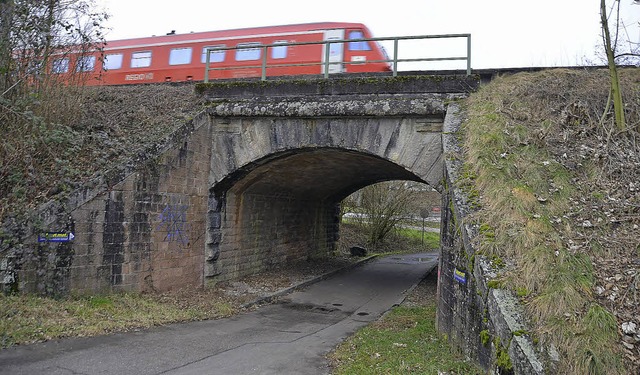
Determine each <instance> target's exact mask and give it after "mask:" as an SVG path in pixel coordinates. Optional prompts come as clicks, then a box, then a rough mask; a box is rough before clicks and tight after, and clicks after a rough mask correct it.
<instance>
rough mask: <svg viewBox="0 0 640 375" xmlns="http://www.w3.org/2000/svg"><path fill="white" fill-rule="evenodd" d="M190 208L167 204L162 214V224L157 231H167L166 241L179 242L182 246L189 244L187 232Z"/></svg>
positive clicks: (160, 218)
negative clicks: (188, 210)
mask: <svg viewBox="0 0 640 375" xmlns="http://www.w3.org/2000/svg"><path fill="white" fill-rule="evenodd" d="M188 208H189V206H185V205H179V204H167V205H166V206H165V207H164V210H162V212H161V213H160V216H159V218H158V219H159V220H160V224H159V225H158V227H157V228H156V229H157V230H166V231H167V235H166V236H165V237H164V241H167V242H174V241H175V242H178V243H181V244H183V245H184V244H187V243H189V237H188V235H187V232H188V230H189V224H188V223H187V209H188Z"/></svg>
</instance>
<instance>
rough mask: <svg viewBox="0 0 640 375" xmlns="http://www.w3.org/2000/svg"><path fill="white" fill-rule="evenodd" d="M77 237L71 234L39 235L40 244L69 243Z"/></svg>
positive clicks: (48, 233) (49, 233)
mask: <svg viewBox="0 0 640 375" xmlns="http://www.w3.org/2000/svg"><path fill="white" fill-rule="evenodd" d="M75 237H76V236H74V234H73V233H71V232H46V233H42V234H39V235H38V242H69V241H71V240H73V239H74V238H75Z"/></svg>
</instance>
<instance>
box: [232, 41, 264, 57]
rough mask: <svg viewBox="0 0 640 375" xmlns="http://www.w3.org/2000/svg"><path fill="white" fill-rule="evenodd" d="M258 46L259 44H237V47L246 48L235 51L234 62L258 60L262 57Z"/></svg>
mask: <svg viewBox="0 0 640 375" xmlns="http://www.w3.org/2000/svg"><path fill="white" fill-rule="evenodd" d="M260 46H261V44H260V43H258V42H250V43H239V44H238V47H246V48H240V49H237V50H236V61H249V60H259V59H260V57H261V56H262V48H260Z"/></svg>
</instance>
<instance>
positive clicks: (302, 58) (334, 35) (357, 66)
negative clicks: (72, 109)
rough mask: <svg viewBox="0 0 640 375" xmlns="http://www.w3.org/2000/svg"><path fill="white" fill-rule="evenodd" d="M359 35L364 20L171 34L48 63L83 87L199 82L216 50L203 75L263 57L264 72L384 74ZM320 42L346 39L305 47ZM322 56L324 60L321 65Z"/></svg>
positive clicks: (231, 71) (255, 69) (237, 69)
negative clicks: (81, 80) (80, 79)
mask: <svg viewBox="0 0 640 375" xmlns="http://www.w3.org/2000/svg"><path fill="white" fill-rule="evenodd" d="M367 38H372V35H371V32H370V31H369V30H368V29H367V27H366V26H365V25H363V24H360V23H341V22H324V23H309V24H299V25H285V26H269V27H256V28H247V29H237V30H224V31H210V32H198V33H190V34H175V33H171V34H167V35H163V36H152V37H147V38H136V39H127V40H116V41H111V42H108V43H107V44H106V46H105V48H104V51H103V53H104V55H103V58H101V56H100V54H99V53H97V52H96V53H95V54H91V55H85V56H73V55H71V56H66V57H63V58H59V59H56V60H54V61H53V64H52V67H51V71H52V72H53V73H54V74H65V73H68V72H70V71H71V69H74V71H75V72H80V73H81V74H82V75H86V78H88V79H87V84H88V85H101V84H103V85H104V84H106V85H119V84H132V83H149V82H183V81H202V80H204V78H205V65H206V64H205V62H206V59H207V52H206V51H207V49H217V50H213V51H212V52H210V53H209V60H210V67H211V68H213V70H211V71H209V78H210V79H220V78H239V77H260V76H262V69H261V64H262V63H263V61H265V62H266V64H267V66H270V67H269V68H268V69H267V70H266V75H267V76H282V75H300V74H323V73H324V72H325V69H326V67H328V69H329V72H328V73H330V74H333V73H353V72H385V71H390V70H391V68H390V65H389V63H388V62H386V61H385V60H388V57H387V55H386V53H385V52H384V50H383V48H382V47H381V46H380V45H379V44H378V43H377V42H375V41H358V39H367ZM327 40H353V41H349V42H345V43H331V44H329V51H326V44H323V43H316V44H306V43H309V42H322V41H327ZM285 43H287V44H285ZM264 46H269V47H267V48H266V49H265V48H264ZM224 48H227V49H224ZM229 48H232V49H229ZM265 51H266V54H265ZM327 57H328V59H329V62H330V63H331V64H329V65H323V64H322V63H324V62H325V61H326V60H327Z"/></svg>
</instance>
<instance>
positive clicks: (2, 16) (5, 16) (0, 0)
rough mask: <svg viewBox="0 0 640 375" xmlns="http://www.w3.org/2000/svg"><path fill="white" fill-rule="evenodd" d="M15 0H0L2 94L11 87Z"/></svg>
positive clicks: (0, 87)
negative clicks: (12, 28) (12, 27)
mask: <svg viewBox="0 0 640 375" xmlns="http://www.w3.org/2000/svg"><path fill="white" fill-rule="evenodd" d="M13 10H14V4H13V0H0V94H5V92H6V91H7V90H8V89H9V88H11V86H12V85H13V82H12V79H11V66H12V51H13V43H12V42H11V26H12V24H13V22H12V20H13Z"/></svg>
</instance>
